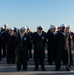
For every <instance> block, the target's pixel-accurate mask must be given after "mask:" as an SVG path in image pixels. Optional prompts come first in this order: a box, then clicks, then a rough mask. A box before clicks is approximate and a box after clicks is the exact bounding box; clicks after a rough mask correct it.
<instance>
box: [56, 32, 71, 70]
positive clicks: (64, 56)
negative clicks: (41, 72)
mask: <svg viewBox="0 0 74 75" xmlns="http://www.w3.org/2000/svg"><path fill="white" fill-rule="evenodd" d="M68 43H69V35H68V34H67V33H64V32H62V31H59V32H57V34H56V70H59V69H60V67H61V61H63V64H64V65H69V66H70V54H69V44H68Z"/></svg>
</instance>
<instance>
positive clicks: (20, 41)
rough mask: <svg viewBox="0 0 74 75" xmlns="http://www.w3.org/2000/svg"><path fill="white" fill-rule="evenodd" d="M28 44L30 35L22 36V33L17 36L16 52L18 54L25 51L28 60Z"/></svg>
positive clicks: (25, 57)
mask: <svg viewBox="0 0 74 75" xmlns="http://www.w3.org/2000/svg"><path fill="white" fill-rule="evenodd" d="M28 44H29V36H28V35H26V34H25V35H24V36H23V37H22V38H21V37H20V35H18V36H17V38H16V45H17V46H16V53H17V55H19V54H21V53H23V54H24V59H26V60H27V53H28Z"/></svg>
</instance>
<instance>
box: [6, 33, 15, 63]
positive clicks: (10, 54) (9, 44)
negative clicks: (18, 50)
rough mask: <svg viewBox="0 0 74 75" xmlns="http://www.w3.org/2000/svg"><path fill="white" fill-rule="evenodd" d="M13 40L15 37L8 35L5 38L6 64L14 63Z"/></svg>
mask: <svg viewBox="0 0 74 75" xmlns="http://www.w3.org/2000/svg"><path fill="white" fill-rule="evenodd" d="M15 39H16V36H14V35H10V34H8V37H7V63H8V64H10V63H12V64H14V63H15V47H16V44H15Z"/></svg>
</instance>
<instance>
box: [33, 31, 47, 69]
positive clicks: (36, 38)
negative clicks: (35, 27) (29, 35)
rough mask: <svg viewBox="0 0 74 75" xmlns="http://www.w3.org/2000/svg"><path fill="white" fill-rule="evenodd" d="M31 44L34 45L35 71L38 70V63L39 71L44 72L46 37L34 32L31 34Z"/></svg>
mask: <svg viewBox="0 0 74 75" xmlns="http://www.w3.org/2000/svg"><path fill="white" fill-rule="evenodd" d="M33 43H34V61H35V70H38V66H39V63H40V65H41V69H42V70H44V55H45V43H46V35H45V34H44V33H42V34H41V35H39V34H38V33H37V32H35V33H34V34H33Z"/></svg>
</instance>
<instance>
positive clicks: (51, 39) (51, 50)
mask: <svg viewBox="0 0 74 75" xmlns="http://www.w3.org/2000/svg"><path fill="white" fill-rule="evenodd" d="M55 34H56V27H55V26H54V25H51V26H50V32H48V33H47V39H48V43H47V44H48V62H49V65H52V64H53V62H54V61H55V49H56V47H55Z"/></svg>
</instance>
